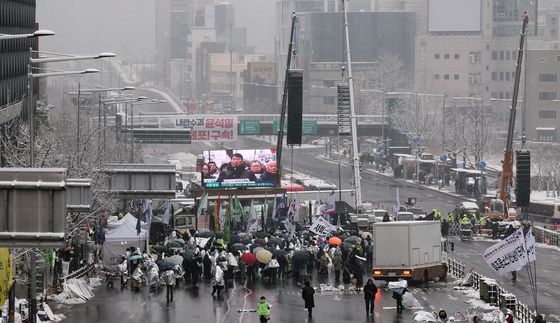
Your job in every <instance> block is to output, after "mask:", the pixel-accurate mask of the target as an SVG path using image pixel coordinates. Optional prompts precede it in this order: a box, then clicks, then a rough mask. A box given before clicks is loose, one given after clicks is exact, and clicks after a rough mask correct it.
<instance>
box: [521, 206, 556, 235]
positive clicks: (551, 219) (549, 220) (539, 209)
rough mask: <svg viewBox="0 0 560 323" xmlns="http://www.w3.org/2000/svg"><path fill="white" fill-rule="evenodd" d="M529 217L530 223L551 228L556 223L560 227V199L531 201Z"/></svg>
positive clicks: (528, 210)
mask: <svg viewBox="0 0 560 323" xmlns="http://www.w3.org/2000/svg"><path fill="white" fill-rule="evenodd" d="M522 214H523V213H522ZM527 215H528V217H529V220H530V221H533V222H536V223H538V224H541V225H546V226H547V227H549V228H550V227H552V226H553V225H554V224H555V223H556V224H557V225H560V199H556V200H541V201H531V203H530V205H529V207H527Z"/></svg>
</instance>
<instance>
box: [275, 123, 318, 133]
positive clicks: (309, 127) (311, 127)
mask: <svg viewBox="0 0 560 323" xmlns="http://www.w3.org/2000/svg"><path fill="white" fill-rule="evenodd" d="M278 129H280V121H278V120H274V121H272V134H277V133H278ZM287 129H288V120H286V123H285V125H284V131H287ZM301 130H302V134H304V135H316V134H317V120H303V124H302V125H301Z"/></svg>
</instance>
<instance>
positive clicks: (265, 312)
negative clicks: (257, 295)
mask: <svg viewBox="0 0 560 323" xmlns="http://www.w3.org/2000/svg"><path fill="white" fill-rule="evenodd" d="M257 315H258V316H259V319H260V321H261V322H267V321H268V320H270V305H269V304H268V302H267V301H266V297H264V296H261V300H260V301H259V304H258V305H257Z"/></svg>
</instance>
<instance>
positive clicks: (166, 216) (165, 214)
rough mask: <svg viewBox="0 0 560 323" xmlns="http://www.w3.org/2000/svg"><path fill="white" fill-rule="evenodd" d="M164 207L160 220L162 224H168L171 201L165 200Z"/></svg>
mask: <svg viewBox="0 0 560 323" xmlns="http://www.w3.org/2000/svg"><path fill="white" fill-rule="evenodd" d="M164 207H165V211H164V212H163V217H162V218H161V222H163V223H164V224H169V221H170V220H171V201H170V200H165V203H164Z"/></svg>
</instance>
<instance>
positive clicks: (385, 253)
mask: <svg viewBox="0 0 560 323" xmlns="http://www.w3.org/2000/svg"><path fill="white" fill-rule="evenodd" d="M373 241H374V247H373V250H374V254H373V269H372V275H373V278H374V279H376V280H386V281H391V280H397V279H399V278H403V279H407V280H411V281H424V282H428V281H430V280H434V279H435V278H436V277H438V278H439V280H444V279H445V277H446V275H447V264H446V262H445V259H444V255H443V253H442V247H441V245H442V243H441V231H440V224H439V222H434V221H402V222H378V223H375V225H374V226H373Z"/></svg>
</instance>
